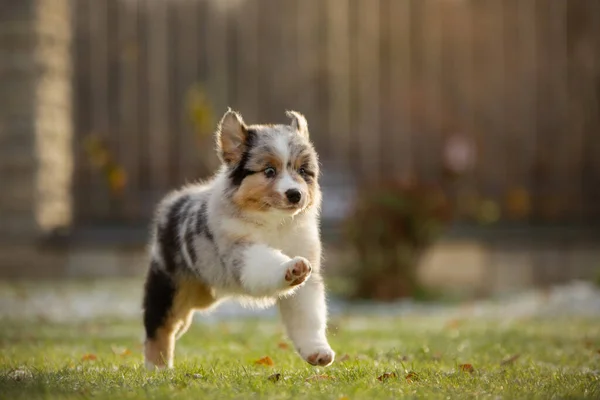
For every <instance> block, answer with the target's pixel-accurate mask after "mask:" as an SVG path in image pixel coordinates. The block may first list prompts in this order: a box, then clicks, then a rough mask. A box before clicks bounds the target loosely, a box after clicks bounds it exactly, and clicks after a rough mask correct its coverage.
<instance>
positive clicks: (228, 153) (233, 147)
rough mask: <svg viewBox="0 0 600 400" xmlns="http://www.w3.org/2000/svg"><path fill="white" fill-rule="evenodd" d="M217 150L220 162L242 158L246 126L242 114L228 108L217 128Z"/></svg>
mask: <svg viewBox="0 0 600 400" xmlns="http://www.w3.org/2000/svg"><path fill="white" fill-rule="evenodd" d="M216 135H217V152H218V155H219V158H220V159H221V161H222V162H224V163H226V164H227V165H232V164H236V163H238V162H239V161H240V159H241V158H242V154H243V153H244V146H245V142H246V136H247V135H248V128H247V127H246V124H245V123H244V120H243V119H242V116H241V115H240V114H238V113H237V112H235V111H233V110H231V108H229V109H228V110H227V112H226V113H225V115H223V118H221V122H219V127H218V128H217V133H216Z"/></svg>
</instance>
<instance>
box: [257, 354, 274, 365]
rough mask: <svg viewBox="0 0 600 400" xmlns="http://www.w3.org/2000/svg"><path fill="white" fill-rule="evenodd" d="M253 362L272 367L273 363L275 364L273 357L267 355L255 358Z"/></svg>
mask: <svg viewBox="0 0 600 400" xmlns="http://www.w3.org/2000/svg"><path fill="white" fill-rule="evenodd" d="M254 363H255V364H259V365H266V366H269V367H272V366H273V365H275V363H274V362H273V359H272V358H271V357H269V356H265V357H263V358H260V359H258V360H256V361H255V362H254Z"/></svg>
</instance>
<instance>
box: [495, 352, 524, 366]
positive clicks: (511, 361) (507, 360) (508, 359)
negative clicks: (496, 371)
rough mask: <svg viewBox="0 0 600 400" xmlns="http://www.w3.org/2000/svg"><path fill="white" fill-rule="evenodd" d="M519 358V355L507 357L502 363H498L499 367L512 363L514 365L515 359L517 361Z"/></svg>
mask: <svg viewBox="0 0 600 400" xmlns="http://www.w3.org/2000/svg"><path fill="white" fill-rule="evenodd" d="M519 357H521V355H520V354H515V355H512V356H510V357H508V358H505V359H504V360H502V361H501V362H500V365H508V364H512V363H514V362H515V361H517V359H518V358H519Z"/></svg>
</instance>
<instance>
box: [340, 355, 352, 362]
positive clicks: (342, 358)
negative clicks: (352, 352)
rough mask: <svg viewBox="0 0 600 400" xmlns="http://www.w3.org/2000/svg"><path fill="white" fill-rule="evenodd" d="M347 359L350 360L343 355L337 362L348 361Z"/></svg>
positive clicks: (347, 356)
mask: <svg viewBox="0 0 600 400" xmlns="http://www.w3.org/2000/svg"><path fill="white" fill-rule="evenodd" d="M349 359H350V356H349V355H348V354H344V355H343V356H341V357H340V359H339V360H338V362H344V361H348V360H349Z"/></svg>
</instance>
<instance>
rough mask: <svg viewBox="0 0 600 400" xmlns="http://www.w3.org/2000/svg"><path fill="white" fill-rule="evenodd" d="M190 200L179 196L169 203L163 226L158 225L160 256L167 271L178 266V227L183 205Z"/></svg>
mask: <svg viewBox="0 0 600 400" xmlns="http://www.w3.org/2000/svg"><path fill="white" fill-rule="evenodd" d="M189 201H190V198H189V197H187V196H184V197H181V198H179V199H177V201H175V203H174V204H173V205H171V209H170V210H169V212H168V214H167V222H166V224H165V225H164V226H159V227H158V243H159V246H160V248H161V253H162V257H163V259H164V262H165V267H166V268H167V271H169V272H173V271H175V270H176V269H177V268H178V265H177V263H176V261H175V256H176V254H177V252H178V251H179V247H180V243H179V238H178V236H179V235H178V232H177V230H178V228H179V226H180V224H181V221H182V219H183V218H185V215H184V213H182V210H183V207H184V206H185V205H186V204H187V203H188V202H189Z"/></svg>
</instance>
